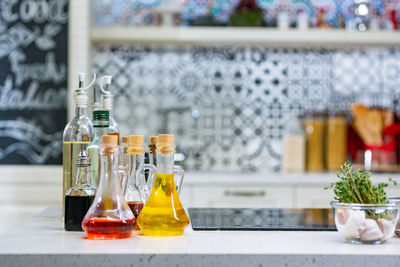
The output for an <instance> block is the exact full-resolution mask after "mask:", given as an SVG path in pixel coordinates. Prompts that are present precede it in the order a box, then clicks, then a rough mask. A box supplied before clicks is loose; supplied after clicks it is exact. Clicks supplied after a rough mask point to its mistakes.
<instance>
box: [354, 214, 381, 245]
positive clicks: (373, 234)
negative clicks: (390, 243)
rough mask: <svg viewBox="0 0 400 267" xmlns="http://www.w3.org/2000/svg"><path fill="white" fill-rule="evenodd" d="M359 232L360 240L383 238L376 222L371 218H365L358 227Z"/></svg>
mask: <svg viewBox="0 0 400 267" xmlns="http://www.w3.org/2000/svg"><path fill="white" fill-rule="evenodd" d="M364 228H366V229H364ZM359 232H362V234H361V235H360V238H361V240H362V241H375V240H379V239H381V238H383V232H382V231H381V229H380V228H379V226H378V223H377V222H376V221H375V220H372V219H366V220H365V222H364V224H363V225H362V226H361V227H360V228H359Z"/></svg>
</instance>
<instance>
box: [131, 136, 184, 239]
mask: <svg viewBox="0 0 400 267" xmlns="http://www.w3.org/2000/svg"><path fill="white" fill-rule="evenodd" d="M174 150H175V146H174V136H173V135H168V134H162V135H161V134H160V135H159V142H158V143H157V174H156V178H155V181H154V185H153V188H152V190H151V193H150V196H149V197H148V198H147V202H146V203H145V205H144V207H143V209H142V211H141V212H140V214H139V217H138V224H139V227H140V229H141V231H142V234H143V235H145V236H177V235H182V234H183V233H184V231H185V228H186V227H187V226H188V225H189V217H188V216H187V214H186V212H185V209H184V208H183V206H182V203H181V201H180V200H179V196H178V192H177V190H176V186H175V179H174V174H175V173H176V175H178V176H180V177H179V179H177V181H178V182H179V190H180V189H181V186H182V181H183V169H182V167H179V166H175V165H174ZM143 173H144V172H143ZM143 173H141V174H140V175H143ZM143 176H144V175H143Z"/></svg>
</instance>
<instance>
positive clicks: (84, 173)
mask: <svg viewBox="0 0 400 267" xmlns="http://www.w3.org/2000/svg"><path fill="white" fill-rule="evenodd" d="M89 177H90V170H89V166H88V167H78V171H77V174H76V181H75V187H76V188H81V187H83V186H85V185H88V184H89Z"/></svg>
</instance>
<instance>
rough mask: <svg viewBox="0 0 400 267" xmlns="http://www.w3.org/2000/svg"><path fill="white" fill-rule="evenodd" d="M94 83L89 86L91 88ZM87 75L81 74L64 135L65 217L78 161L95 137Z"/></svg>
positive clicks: (63, 192)
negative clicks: (72, 111) (66, 204)
mask: <svg viewBox="0 0 400 267" xmlns="http://www.w3.org/2000/svg"><path fill="white" fill-rule="evenodd" d="M95 78H96V75H95V76H94V79H93V81H92V83H91V84H90V85H89V86H88V87H90V86H91V85H92V84H93V83H94V80H95ZM84 80H85V74H84V73H80V74H79V86H78V89H77V90H75V92H74V97H73V100H74V116H73V118H72V120H71V121H69V122H68V123H67V125H66V126H65V129H64V133H63V191H62V201H63V204H62V207H63V216H64V212H65V211H64V207H65V206H64V196H65V193H66V191H67V190H68V189H69V188H70V187H71V186H73V185H74V184H75V177H76V173H77V167H76V161H77V159H78V156H79V153H80V152H81V151H82V150H86V149H87V146H88V145H89V142H90V141H91V140H92V137H93V125H92V122H91V120H90V119H89V117H88V115H87V105H88V94H87V88H88V87H86V88H84V87H83V86H84Z"/></svg>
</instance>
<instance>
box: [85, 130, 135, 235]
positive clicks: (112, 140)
mask: <svg viewBox="0 0 400 267" xmlns="http://www.w3.org/2000/svg"><path fill="white" fill-rule="evenodd" d="M118 152H119V146H118V144H117V136H113V135H103V136H102V145H101V148H100V160H101V168H100V170H101V173H100V183H99V187H98V188H97V192H96V196H95V198H94V200H93V204H92V205H91V206H90V208H89V211H88V212H87V214H86V215H85V218H84V219H83V221H82V228H83V230H84V231H85V232H86V234H87V237H88V239H120V238H128V237H130V236H131V235H132V231H133V228H134V224H135V221H136V220H135V217H134V215H133V213H132V211H131V210H130V208H129V206H128V204H127V203H126V201H125V200H124V197H123V195H122V192H121V187H120V185H119V179H118V172H120V171H122V170H118ZM124 175H125V174H124Z"/></svg>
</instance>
